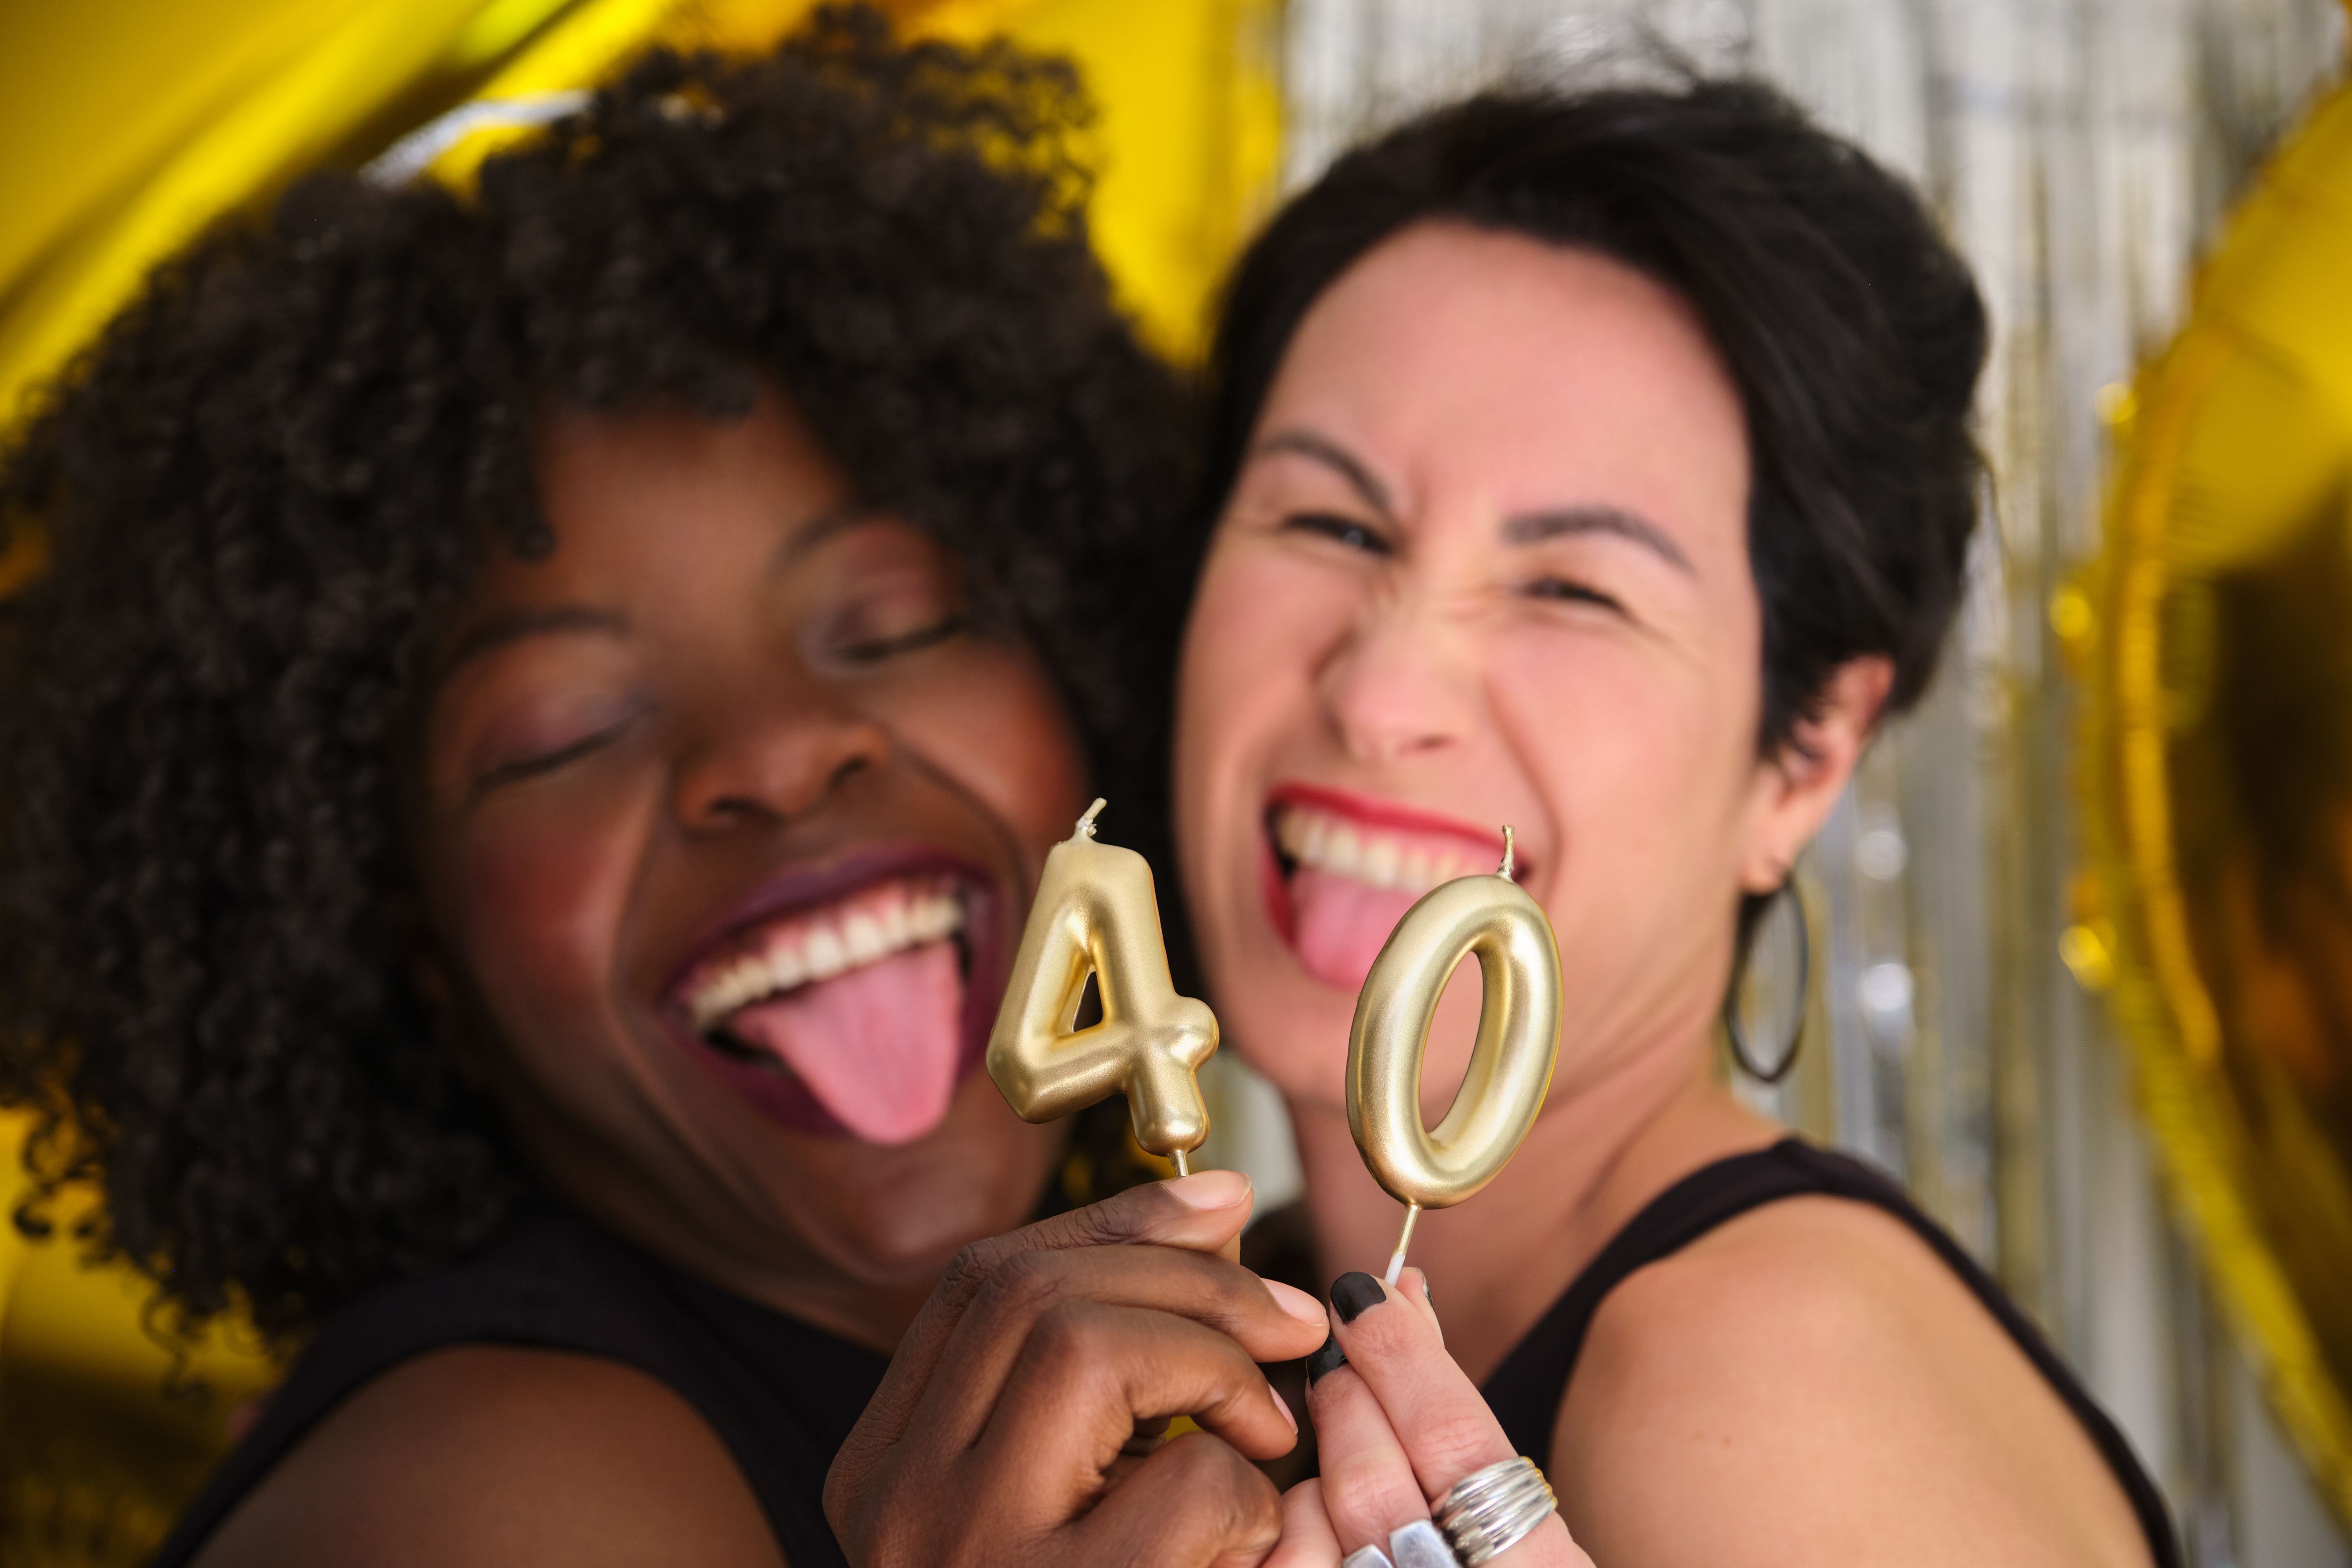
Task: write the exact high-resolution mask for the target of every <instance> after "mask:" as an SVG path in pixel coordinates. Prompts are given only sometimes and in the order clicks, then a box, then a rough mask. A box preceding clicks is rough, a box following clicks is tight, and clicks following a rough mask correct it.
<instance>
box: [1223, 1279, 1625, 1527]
mask: <svg viewBox="0 0 2352 1568" xmlns="http://www.w3.org/2000/svg"><path fill="white" fill-rule="evenodd" d="M1331 1304H1332V1308H1333V1314H1332V1315H1333V1318H1334V1320H1335V1321H1334V1323H1333V1325H1332V1336H1333V1339H1334V1341H1335V1342H1336V1343H1337V1344H1339V1346H1341V1347H1342V1348H1344V1350H1345V1351H1346V1352H1347V1353H1346V1360H1345V1362H1344V1363H1337V1364H1334V1365H1333V1366H1332V1367H1331V1369H1330V1370H1328V1371H1325V1372H1323V1373H1321V1374H1320V1375H1318V1377H1317V1378H1316V1380H1315V1383H1314V1385H1313V1386H1312V1388H1310V1389H1309V1390H1308V1393H1307V1407H1308V1409H1309V1410H1310V1411H1312V1412H1313V1414H1314V1418H1315V1440H1316V1454H1317V1458H1318V1460H1319V1462H1320V1466H1321V1471H1322V1473H1321V1475H1320V1476H1319V1477H1318V1479H1315V1480H1311V1481H1304V1482H1301V1483H1300V1484H1299V1485H1297V1486H1296V1487H1293V1488H1292V1489H1290V1491H1289V1492H1288V1493H1287V1494H1286V1496H1285V1497H1284V1499H1283V1510H1282V1511H1283V1524H1282V1544H1281V1546H1280V1547H1278V1548H1277V1549H1276V1552H1275V1553H1274V1555H1273V1556H1272V1557H1270V1558H1268V1559H1267V1560H1266V1562H1265V1568H1332V1565H1333V1564H1335V1563H1342V1562H1343V1561H1346V1560H1347V1559H1349V1558H1350V1557H1353V1556H1355V1554H1356V1553H1358V1552H1364V1551H1366V1550H1367V1549H1370V1548H1377V1549H1378V1550H1379V1551H1380V1552H1381V1558H1382V1559H1385V1560H1387V1561H1389V1562H1391V1563H1394V1564H1395V1565H1396V1568H1413V1563H1414V1558H1413V1552H1414V1549H1415V1544H1416V1543H1415V1542H1412V1541H1411V1540H1410V1539H1408V1541H1407V1542H1403V1543H1402V1544H1398V1543H1395V1536H1396V1532H1397V1531H1400V1530H1407V1531H1416V1532H1418V1533H1419V1534H1420V1535H1421V1542H1419V1543H1418V1544H1419V1546H1420V1548H1421V1550H1422V1551H1423V1552H1430V1551H1437V1552H1449V1553H1451V1552H1458V1551H1459V1549H1458V1548H1451V1547H1448V1546H1446V1545H1445V1544H1444V1543H1443V1537H1440V1538H1437V1539H1433V1538H1431V1536H1430V1535H1429V1533H1428V1532H1429V1531H1432V1530H1434V1529H1435V1528H1436V1527H1437V1526H1438V1525H1441V1524H1444V1523H1447V1522H1449V1521H1455V1520H1458V1519H1460V1518H1461V1517H1462V1515H1463V1513H1464V1511H1465V1510H1461V1509H1459V1508H1455V1509H1449V1508H1448V1506H1447V1500H1448V1498H1449V1496H1454V1495H1458V1494H1456V1493H1455V1489H1456V1488H1458V1487H1461V1486H1462V1485H1463V1483H1465V1481H1469V1480H1471V1479H1472V1478H1474V1477H1475V1476H1477V1475H1479V1474H1480V1472H1482V1471H1483V1472H1486V1473H1487V1474H1488V1475H1489V1476H1499V1477H1500V1478H1502V1479H1503V1480H1504V1481H1505V1482H1507V1483H1509V1484H1520V1483H1521V1479H1522V1475H1523V1473H1524V1469H1527V1468H1531V1467H1522V1466H1521V1465H1519V1464H1517V1463H1516V1462H1517V1455H1516V1454H1515V1453H1514V1451H1513V1450H1512V1447H1511V1443H1510V1439H1509V1438H1508V1437H1507V1436H1504V1434H1503V1428H1502V1426H1501V1424H1500V1423H1499V1422H1497V1421H1496V1419H1495V1415H1494V1412H1493V1411H1491V1410H1489V1409H1488V1408H1487V1407H1486V1400H1485V1399H1484V1398H1483V1397H1482V1396H1481V1395H1480V1394H1479V1393H1478V1389H1477V1385H1476V1384H1473V1383H1472V1382H1471V1381H1470V1379H1469V1377H1468V1376H1467V1375H1466V1374H1465V1373H1464V1372H1463V1371H1462V1369H1461V1368H1460V1367H1459V1366H1457V1365H1455V1364H1454V1358H1453V1357H1452V1356H1450V1355H1448V1354H1446V1353H1445V1336H1444V1331H1443V1330H1442V1329H1441V1328H1440V1327H1439V1326H1438V1321H1437V1314H1436V1313H1435V1312H1434V1311H1433V1310H1432V1309H1431V1307H1430V1300H1429V1291H1428V1285H1427V1283H1426V1281H1424V1280H1423V1278H1422V1275H1421V1271H1420V1270H1419V1269H1417V1268H1408V1269H1406V1270H1405V1271H1404V1272H1403V1275H1402V1278H1401V1279H1399V1280H1398V1282H1397V1283H1396V1284H1395V1285H1393V1286H1391V1285H1384V1284H1383V1283H1382V1282H1381V1281H1380V1280H1378V1279H1374V1278H1373V1277H1372V1276H1370V1275H1369V1274H1345V1275H1342V1276H1340V1278H1339V1283H1338V1284H1336V1285H1335V1286H1333V1288H1332V1291H1331ZM1548 1504H1549V1492H1548V1491H1546V1492H1544V1493H1542V1494H1540V1496H1538V1498H1537V1499H1536V1500H1535V1502H1534V1504H1533V1508H1531V1509H1530V1510H1529V1511H1530V1512H1533V1510H1534V1509H1535V1508H1543V1507H1546V1506H1547V1505H1548ZM1488 1517H1490V1518H1491V1517H1494V1515H1493V1514H1492V1513H1491V1512H1490V1513H1489V1515H1488ZM1456 1530H1457V1531H1459V1532H1460V1533H1462V1534H1463V1535H1464V1536H1465V1539H1467V1538H1468V1537H1469V1535H1470V1533H1471V1532H1470V1531H1464V1530H1462V1529H1461V1526H1460V1525H1459V1524H1457V1525H1456ZM1456 1560H1458V1561H1475V1560H1476V1556H1475V1548H1473V1549H1472V1550H1471V1551H1467V1552H1460V1555H1459V1557H1458V1558H1457V1559H1456ZM1375 1561H1377V1560H1374V1559H1371V1558H1369V1557H1367V1558H1364V1559H1361V1560H1360V1563H1359V1564H1358V1565H1357V1568H1362V1564H1363V1563H1373V1562H1375ZM1440 1561H1444V1559H1440ZM1488 1561H1491V1562H1494V1563H1498V1564H1501V1565H1502V1568H1592V1560H1591V1558H1590V1557H1588V1556H1586V1555H1585V1553H1584V1552H1583V1551H1582V1549H1580V1547H1578V1545H1577V1544H1576V1542H1574V1541H1573V1540H1571V1539H1570V1536H1569V1532H1568V1526H1567V1524H1566V1523H1565V1522H1564V1521H1562V1520H1561V1519H1560V1517H1559V1514H1558V1513H1557V1512H1550V1513H1548V1514H1546V1516H1545V1517H1543V1518H1542V1519H1541V1521H1539V1522H1538V1523H1536V1524H1535V1526H1534V1528H1533V1529H1531V1530H1528V1531H1526V1533H1525V1534H1524V1535H1520V1536H1519V1537H1518V1538H1517V1540H1516V1541H1515V1542H1512V1543H1511V1544H1509V1545H1507V1547H1506V1548H1505V1550H1503V1551H1502V1552H1498V1553H1497V1554H1496V1555H1495V1556H1494V1557H1493V1558H1491V1559H1488Z"/></svg>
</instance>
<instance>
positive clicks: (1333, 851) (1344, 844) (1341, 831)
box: [1323, 823, 1364, 877]
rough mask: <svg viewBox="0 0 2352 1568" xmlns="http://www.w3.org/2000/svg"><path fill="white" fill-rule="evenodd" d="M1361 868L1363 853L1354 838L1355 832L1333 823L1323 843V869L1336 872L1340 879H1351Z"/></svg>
mask: <svg viewBox="0 0 2352 1568" xmlns="http://www.w3.org/2000/svg"><path fill="white" fill-rule="evenodd" d="M1363 867H1364V857H1363V851H1362V849H1361V847H1360V845H1359V842H1358V840H1357V838H1356V830H1355V829H1354V828H1352V827H1349V826H1346V825H1345V824H1340V823H1334V824H1333V825H1332V827H1331V836H1330V837H1328V838H1327V839H1325V840H1324V841H1323V869H1325V870H1326V871H1336V872H1338V873H1339V875H1340V876H1342V877H1353V876H1355V875H1357V874H1358V873H1359V872H1360V871H1361V870H1362V869H1363Z"/></svg>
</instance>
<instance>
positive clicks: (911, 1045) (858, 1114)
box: [670, 870, 972, 1144]
mask: <svg viewBox="0 0 2352 1568" xmlns="http://www.w3.org/2000/svg"><path fill="white" fill-rule="evenodd" d="M971 901H972V900H971V889H970V887H969V884H968V883H967V881H966V880H965V879H962V878H960V877H958V876H955V875H953V874H950V873H946V872H941V871H937V870H930V871H921V872H914V873H906V874H900V875H894V876H888V877H884V878H881V879H877V880H875V881H871V882H868V883H866V884H865V885H864V886H861V887H858V888H856V889H853V890H852V891H850V892H848V893H846V894H844V895H843V896H841V897H839V898H836V899H834V900H830V901H828V902H825V903H823V904H820V905H816V906H814V907H807V906H803V907H801V908H796V909H792V910H783V911H781V912H779V913H776V914H773V915H770V916H765V917H762V918H761V919H758V920H756V921H751V922H749V923H747V924H745V925H744V926H742V927H740V928H739V929H737V930H735V931H730V933H728V935H727V937H726V938H725V940H724V941H723V942H721V944H720V945H719V946H718V947H717V948H716V949H714V950H713V951H711V952H709V953H707V954H705V955H704V956H703V957H702V958H701V959H699V960H698V962H697V963H695V964H694V966H693V967H692V968H691V969H690V970H688V973H687V974H686V976H685V977H684V978H683V979H682V980H680V981H679V982H678V984H677V985H675V986H674V987H672V988H671V992H670V995H671V997H672V998H673V1003H674V1006H675V1007H676V1009H677V1011H678V1012H681V1013H682V1014H683V1015H684V1016H685V1018H686V1020H687V1022H688V1024H689V1025H690V1026H691V1027H692V1028H693V1030H694V1032H695V1034H696V1035H697V1036H698V1037H699V1038H700V1039H701V1040H702V1041H703V1043H704V1044H706V1045H708V1046H709V1047H710V1048H711V1049H712V1050H713V1051H714V1052H716V1053H717V1054H718V1055H719V1057H721V1058H725V1061H726V1064H727V1065H728V1066H729V1067H730V1068H734V1069H736V1070H735V1072H733V1073H730V1077H736V1078H738V1080H739V1081H743V1080H744V1079H746V1078H748V1079H750V1080H751V1081H750V1085H749V1087H752V1088H753V1089H755V1091H761V1090H764V1092H757V1098H759V1099H760V1100H761V1101H762V1103H764V1104H767V1105H768V1106H770V1108H771V1109H774V1110H778V1111H779V1113H780V1114H782V1116H783V1117H784V1119H785V1120H787V1121H795V1122H799V1123H801V1124H802V1125H803V1126H814V1127H815V1128H819V1129H822V1128H823V1127H824V1125H825V1124H826V1123H827V1122H831V1123H833V1124H835V1125H837V1126H838V1127H839V1128H841V1129H843V1130H845V1131H848V1132H850V1133H852V1134H853V1135H855V1136H856V1137H858V1138H861V1139H864V1140H865V1141H866V1142H870V1143H884V1144H892V1143H907V1142H913V1141H914V1140H916V1139H918V1138H920V1137H922V1136H923V1135H924V1134H925V1133H927V1132H929V1131H931V1130H932V1129H933V1128H935V1127H937V1126H938V1125H939V1124H940V1121H941V1120H942V1119H943V1118H944V1117H945V1116H946V1114H947V1109H948V1103H949V1101H950V1100H951V1099H953V1098H954V1095H955V1089H956V1085H957V1083H958V1082H959V1081H960V1080H961V1078H962V1076H963V1069H964V1068H965V1066H966V1065H967V1063H966V1060H965V1058H967V1057H968V1056H969V1055H970V1052H969V1051H968V1049H967V1039H966V1037H967V1035H968V1034H969V1033H970V1030H969V1027H968V1020H967V1016H966V1015H967V1013H968V1011H969V1009H968V1007H967V1005H966V1002H967V998H966V990H967V984H966V980H967V976H968V974H969V973H970V971H971V958H970V941H969V935H968V933H969V931H970V929H971V924H972V921H971ZM795 1091H797V1092H795ZM803 1097H805V1099H806V1100H814V1106H813V1107H810V1106H806V1105H804V1104H803V1103H802V1101H803ZM808 1110H817V1111H821V1112H822V1115H821V1116H811V1115H808V1114H806V1113H805V1112H806V1111H808Z"/></svg>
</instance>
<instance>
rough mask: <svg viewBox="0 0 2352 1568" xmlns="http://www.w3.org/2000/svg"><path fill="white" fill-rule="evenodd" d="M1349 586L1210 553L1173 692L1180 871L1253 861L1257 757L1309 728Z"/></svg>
mask: <svg viewBox="0 0 2352 1568" xmlns="http://www.w3.org/2000/svg"><path fill="white" fill-rule="evenodd" d="M1353 602H1354V601H1353V593H1352V590H1351V588H1349V587H1348V586H1346V585H1343V584H1338V583H1335V582H1333V581H1332V580H1331V576H1330V574H1325V573H1318V572H1315V571H1313V570H1310V569H1304V568H1302V567H1301V566H1300V565H1299V563H1295V562H1291V561H1286V560H1283V559H1280V558H1278V557H1275V556H1272V555H1270V554H1269V553H1266V552H1260V551H1258V550H1255V549H1254V548H1251V547H1249V546H1246V545H1244V546H1237V547H1229V548H1226V549H1223V550H1221V551H1219V552H1217V553H1215V554H1213V555H1212V556H1211V558H1210V561H1209V564H1208V567H1207V569H1206V570H1205V571H1204V572H1203V573H1202V578H1201V590H1200V593H1199V595H1198V596H1197V597H1196V598H1195V600H1194V602H1193V606H1192V620H1191V623H1190V624H1189V626H1188V627H1187V629H1186V632H1185V638H1184V658H1183V665H1182V670H1181V678H1180V679H1179V683H1178V691H1177V698H1178V701H1177V730H1176V773H1177V791H1176V794H1177V799H1176V816H1177V828H1178V834H1179V837H1180V838H1181V840H1182V842H1183V844H1184V846H1185V855H1186V858H1187V861H1188V863H1189V862H1190V860H1191V858H1192V856H1193V855H1194V854H1195V853H1200V854H1203V855H1216V854H1220V853H1224V852H1229V851H1232V850H1234V849H1235V848H1236V847H1240V848H1244V849H1245V850H1246V852H1247V854H1248V856H1249V857H1250V858H1251V861H1252V863H1253V864H1254V863H1255V857H1256V853H1257V850H1256V844H1257V837H1258V829H1257V812H1258V805H1259V802H1258V792H1259V791H1260V790H1261V789H1262V788H1263V787H1264V786H1265V784H1268V783H1271V782H1272V781H1271V780H1269V779H1267V778H1265V777H1264V776H1263V773H1264V763H1265V759H1266V758H1267V757H1268V756H1269V755H1270V754H1271V753H1272V752H1274V751H1275V750H1276V748H1277V747H1278V746H1279V745H1280V744H1281V742H1283V741H1284V740H1285V739H1286V738H1287V737H1289V736H1292V735H1294V734H1295V733H1297V731H1299V730H1300V729H1301V728H1302V727H1303V726H1304V725H1306V724H1307V723H1308V722H1309V718H1308V714H1309V712H1310V710H1311V708H1312V705H1313V700H1314V690H1315V678H1316V670H1317V668H1318V662H1319V660H1320V658H1321V655H1322V653H1323V650H1325V649H1326V648H1328V647H1330V646H1331V643H1332V640H1333V628H1334V627H1335V626H1344V625H1345V624H1346V620H1347V617H1348V615H1349V606H1350V605H1352V604H1353Z"/></svg>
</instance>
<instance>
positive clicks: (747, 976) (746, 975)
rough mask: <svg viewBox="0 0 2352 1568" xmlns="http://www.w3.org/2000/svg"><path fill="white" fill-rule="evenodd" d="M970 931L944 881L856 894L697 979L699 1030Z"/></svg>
mask: <svg viewBox="0 0 2352 1568" xmlns="http://www.w3.org/2000/svg"><path fill="white" fill-rule="evenodd" d="M962 928H963V901H962V900H961V899H960V898H959V897H958V896H957V895H956V894H955V893H953V892H952V891H947V890H943V889H941V888H940V883H939V881H938V880H937V879H927V880H926V881H925V882H922V883H917V884H911V885H910V884H908V883H895V884H890V885H887V886H886V887H883V888H881V889H866V890H862V891H860V892H856V893H853V894H851V895H850V896H849V897H848V898H847V899H845V900H842V901H841V902H840V903H838V904H835V905H834V906H833V907H832V908H830V909H827V910H820V911H815V912H812V913H809V914H805V915H802V916H799V917H797V918H795V919H793V920H792V921H789V922H786V923H784V924H782V925H780V926H778V927H776V928H773V929H772V930H771V931H769V932H768V933H767V934H766V935H765V936H764V937H762V938H761V939H760V941H759V943H758V945H757V947H756V949H755V950H754V951H752V952H746V953H743V954H741V955H740V956H737V957H734V958H731V959H730V960H728V961H726V962H725V963H724V964H723V965H722V966H716V967H713V968H712V969H710V970H709V971H708V972H706V973H703V974H700V975H698V976H696V977H695V979H694V980H693V981H691V982H690V983H689V984H688V988H687V1010H688V1013H689V1014H690V1015H691V1016H692V1017H693V1019H694V1026H695V1027H696V1028H697V1029H708V1028H709V1027H710V1026H712V1025H714V1024H716V1023H718V1022H719V1020H720V1019H722V1018H724V1017H726V1016H728V1015H729V1014H730V1013H733V1012H737V1011H739V1010H740V1009H741V1008H743V1007H746V1006H749V1005H751V1004H752V1003H754V1002H757V1001H760V1000H761V999H762V998H764V997H770V996H775V995H780V994H782V993H784V992H787V991H792V990H795V989H797V988H798V987H800V986H803V985H805V984H810V983H811V982H813V981H818V980H830V979H832V978H833V977H834V976H835V975H836V974H840V973H844V972H845V971H847V970H851V969H856V968H860V967H863V966H864V965H866V964H868V963H875V962H876V961H877V960H880V959H884V958H887V957H889V956H890V955H891V954H893V953H896V952H903V951H904V950H906V949H908V948H910V947H915V946H919V945H920V944H921V943H924V942H938V941H940V939H941V938H943V937H947V936H950V935H952V934H953V933H954V932H956V931H960V930H961V929H962Z"/></svg>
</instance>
